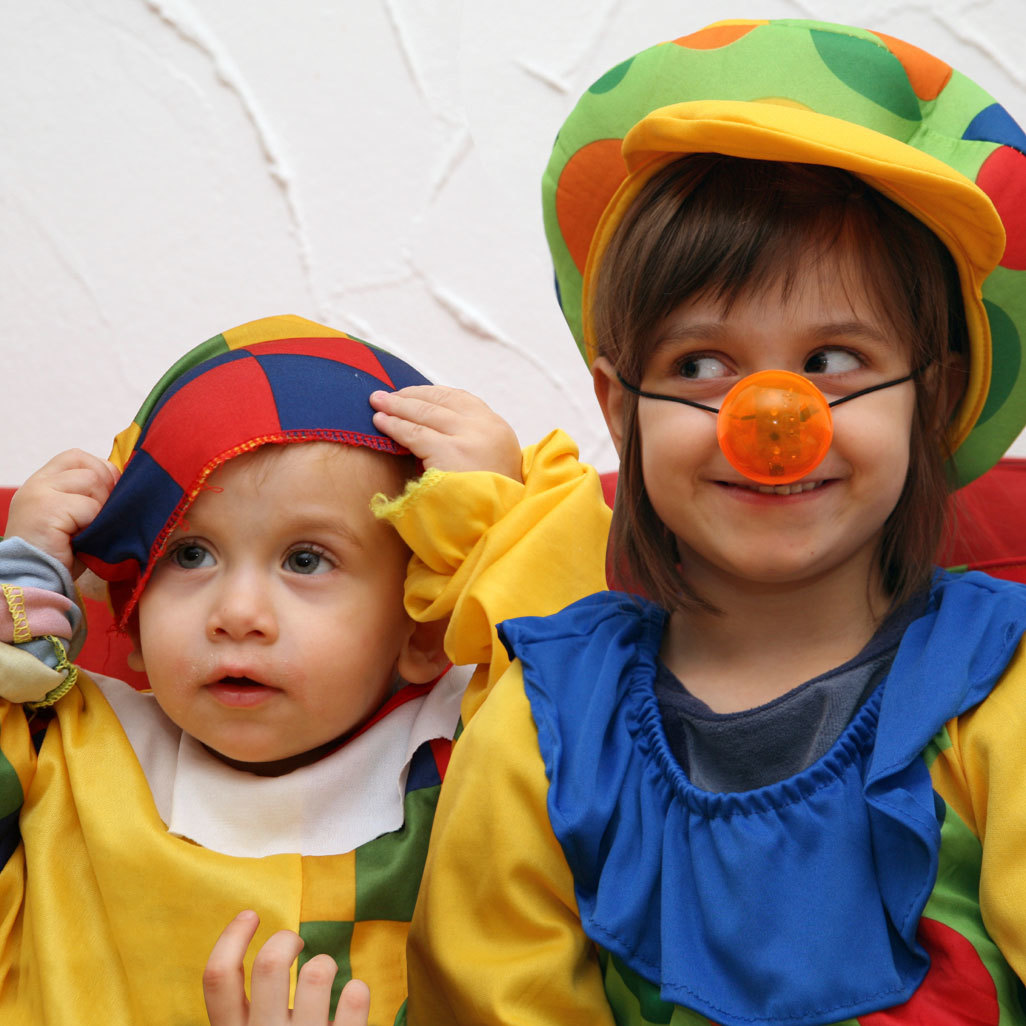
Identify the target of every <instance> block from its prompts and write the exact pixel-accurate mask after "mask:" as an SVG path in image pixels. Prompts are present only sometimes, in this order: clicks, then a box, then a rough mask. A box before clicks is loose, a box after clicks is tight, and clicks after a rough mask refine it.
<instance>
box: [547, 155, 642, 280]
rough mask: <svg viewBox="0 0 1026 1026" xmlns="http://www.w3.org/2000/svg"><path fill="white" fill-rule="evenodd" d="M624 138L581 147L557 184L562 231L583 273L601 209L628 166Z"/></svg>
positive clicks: (559, 218)
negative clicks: (625, 162) (623, 149)
mask: <svg viewBox="0 0 1026 1026" xmlns="http://www.w3.org/2000/svg"><path fill="white" fill-rule="evenodd" d="M622 144H623V140H622V139H596V140H595V142H591V143H588V145H587V146H582V147H581V148H580V149H579V150H578V151H577V152H576V153H575V154H574V155H573V156H572V157H571V158H570V159H569V160H568V161H567V162H566V166H565V167H564V168H563V171H562V174H560V176H559V185H558V186H557V187H556V218H557V220H558V221H559V230H560V233H561V234H562V236H563V241H564V242H565V243H566V247H567V249H568V250H570V256H571V258H572V259H573V262H574V264H575V265H576V266H577V270H578V271H580V272H581V274H584V264H585V262H586V261H587V259H588V247H589V246H590V245H591V239H592V236H593V235H594V234H595V228H596V227H597V226H598V222H599V218H600V217H601V216H602V211H603V210H605V209H606V204H607V203H608V202H609V201H610V199H611V198H612V196H613V193H614V192H616V190H617V188H619V186H620V183H621V182H622V181H623V180H624V178H626V177H627V166H626V165H625V164H624V162H623V157H622V156H621V154H620V147H621V146H622Z"/></svg>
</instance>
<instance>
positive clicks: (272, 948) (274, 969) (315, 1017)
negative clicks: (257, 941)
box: [203, 912, 370, 1026]
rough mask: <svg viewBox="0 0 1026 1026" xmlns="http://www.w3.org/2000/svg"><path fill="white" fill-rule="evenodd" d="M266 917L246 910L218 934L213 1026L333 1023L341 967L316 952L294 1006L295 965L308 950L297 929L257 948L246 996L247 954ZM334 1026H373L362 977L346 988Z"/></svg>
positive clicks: (212, 970)
mask: <svg viewBox="0 0 1026 1026" xmlns="http://www.w3.org/2000/svg"><path fill="white" fill-rule="evenodd" d="M259 924H260V919H259V917H258V916H257V914H256V913H255V912H241V913H239V915H237V916H236V917H235V918H234V919H233V920H232V921H231V922H230V923H229V924H228V925H227V926H226V927H225V928H224V931H223V932H222V933H221V936H220V937H218V939H217V943H216V944H215V945H214V948H213V950H212V951H211V952H210V958H208V959H207V965H206V968H205V969H204V971H203V998H204V1000H205V1001H206V1004H207V1015H208V1016H209V1017H210V1024H211V1026H285V1024H289V1026H327V1024H328V1013H329V1006H330V1003H331V984H332V981H333V980H334V979H335V973H336V972H337V971H338V966H337V965H336V964H335V961H334V959H332V958H331V957H330V956H329V955H316V956H314V957H313V958H311V959H310V961H309V962H307V963H306V964H305V965H304V966H303V968H302V969H300V970H299V977H298V980H297V982H296V1004H295V1008H294V1009H292V1010H290V1009H289V969H290V967H291V965H292V963H293V962H294V961H295V960H296V958H297V956H298V955H299V952H300V951H302V949H303V941H302V939H301V938H300V937H299V935H298V934H295V933H293V932H292V931H291V930H279V931H278V932H277V933H276V934H274V935H273V936H271V937H270V938H269V939H268V940H267V941H266V942H265V943H264V946H263V947H262V948H261V949H260V950H259V951H258V952H257V956H256V959H255V960H254V962H253V977H252V980H251V984H252V985H251V994H252V996H251V999H250V1000H247V999H246V970H245V968H244V966H243V959H244V957H245V955H246V949H247V948H248V947H249V945H250V942H251V941H252V940H253V936H254V934H255V933H256V929H257V926H258V925H259ZM336 1013H337V1014H336V1016H335V1020H334V1026H367V1017H368V1015H369V1014H370V991H369V990H368V989H367V985H366V984H364V983H363V982H361V981H360V980H350V981H349V982H348V983H347V984H346V985H345V987H343V988H342V995H341V997H340V998H339V1001H338V1008H337V1010H336Z"/></svg>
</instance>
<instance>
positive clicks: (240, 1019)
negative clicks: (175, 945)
mask: <svg viewBox="0 0 1026 1026" xmlns="http://www.w3.org/2000/svg"><path fill="white" fill-rule="evenodd" d="M259 924H260V919H259V917H258V916H257V914H256V913H255V912H249V911H247V912H240V913H239V914H238V915H237V916H236V917H235V918H234V919H233V920H232V921H231V922H230V923H229V924H228V925H227V926H226V927H225V928H224V929H223V930H222V931H221V936H220V937H218V938H217V943H216V944H215V945H214V947H213V949H212V950H211V952H210V957H209V958H208V959H207V964H206V968H205V969H204V970H203V1000H204V1001H205V1002H206V1005H207V1016H208V1017H209V1019H210V1023H211V1026H244V1024H245V1023H246V1016H247V1004H246V975H245V968H244V966H243V959H244V958H245V957H246V949H247V948H248V947H249V945H250V942H251V941H252V940H253V936H254V934H255V933H256V930H257V926H259Z"/></svg>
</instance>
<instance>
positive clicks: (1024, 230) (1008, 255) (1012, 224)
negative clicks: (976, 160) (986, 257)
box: [976, 146, 1026, 271]
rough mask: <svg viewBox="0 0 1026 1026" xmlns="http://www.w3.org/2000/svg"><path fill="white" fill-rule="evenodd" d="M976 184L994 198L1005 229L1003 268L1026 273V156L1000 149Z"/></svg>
mask: <svg viewBox="0 0 1026 1026" xmlns="http://www.w3.org/2000/svg"><path fill="white" fill-rule="evenodd" d="M976 184H977V185H978V186H979V187H980V188H981V189H982V190H983V191H984V192H985V193H986V194H987V195H988V196H989V197H990V199H991V202H992V203H993V204H994V206H995V207H996V208H997V212H998V214H999V215H1000V216H1001V220H1002V222H1003V223H1004V226H1005V234H1006V235H1007V240H1006V242H1005V255H1004V256H1003V257H1002V258H1001V266H1002V267H1007V268H1008V269H1009V270H1012V271H1026V157H1024V156H1023V155H1022V154H1021V153H1020V152H1019V151H1018V150H1013V149H1012V148H1011V147H1010V146H999V147H998V148H997V149H996V150H995V151H994V152H993V153H992V154H991V155H990V156H989V157H988V158H987V159H986V160H985V161H984V162H983V166H982V167H981V168H980V173H979V174H978V175H977V176H976Z"/></svg>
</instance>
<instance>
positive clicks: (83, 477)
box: [0, 449, 118, 705]
mask: <svg viewBox="0 0 1026 1026" xmlns="http://www.w3.org/2000/svg"><path fill="white" fill-rule="evenodd" d="M117 477H118V472H117V470H116V469H115V468H114V466H113V465H112V464H110V463H108V462H107V461H106V460H101V459H98V458H97V457H95V456H90V455H89V453H86V452H82V451H81V450H80V449H69V450H68V451H67V452H62V453H60V454H59V455H58V456H55V457H54V458H53V459H52V460H50V461H49V463H47V464H46V465H45V466H44V467H42V468H41V469H40V470H38V471H36V473H34V474H33V475H32V476H31V477H30V478H29V479H28V480H27V481H26V482H25V484H24V485H22V487H21V488H19V489H18V491H17V492H16V493H15V495H14V498H13V499H12V500H11V508H10V515H9V517H8V521H7V536H6V538H4V539H3V540H2V541H0V585H2V589H3V601H4V604H3V605H2V606H0V643H2V647H0V667H2V673H0V698H4V699H7V700H8V701H10V702H12V703H16V704H20V703H25V702H32V703H41V704H44V705H47V704H51V703H52V702H54V701H56V700H57V699H58V698H59V697H60V696H61V695H63V694H64V693H65V692H66V691H67V690H69V689H70V687H71V686H72V685H73V684H74V681H75V670H74V668H73V667H72V666H71V662H70V660H71V659H72V658H73V657H74V655H75V652H76V651H77V649H78V647H79V646H80V643H81V639H82V637H83V636H84V623H83V620H82V614H81V610H80V609H79V607H78V606H77V605H76V602H75V595H74V584H73V582H72V577H73V575H75V574H77V573H78V572H79V571H80V570H81V565H80V564H79V563H78V562H77V560H76V559H75V557H74V555H73V553H72V549H71V539H72V538H73V537H74V535H75V534H77V533H78V532H79V531H80V530H82V529H83V528H84V527H86V526H87V525H88V524H90V523H91V522H92V521H93V518H94V517H95V516H96V514H97V513H98V512H99V511H100V509H101V507H102V506H103V504H104V502H105V501H106V499H107V496H108V495H109V494H110V490H111V489H112V488H113V487H114V482H115V481H116V480H117Z"/></svg>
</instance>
